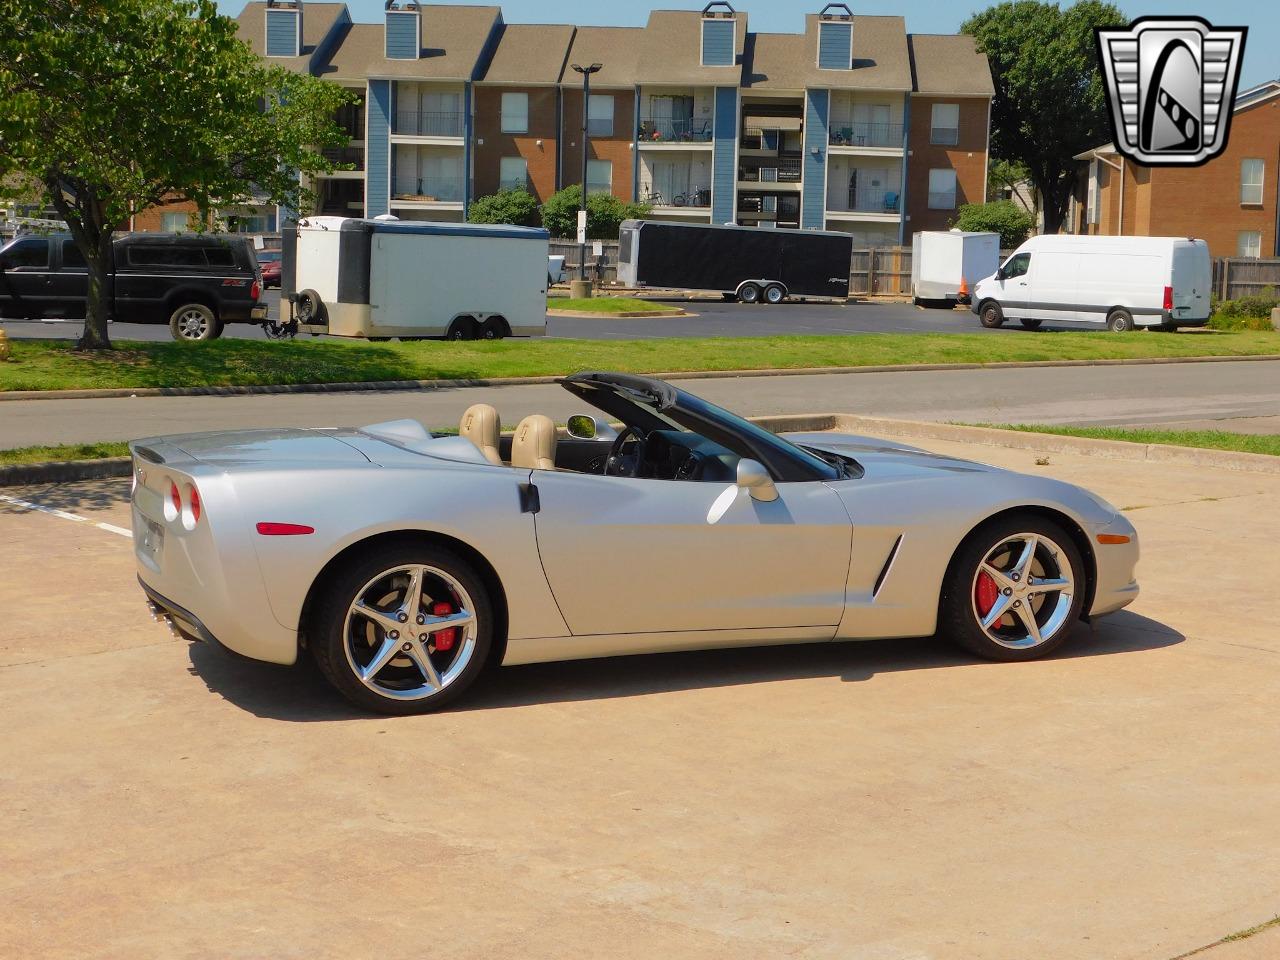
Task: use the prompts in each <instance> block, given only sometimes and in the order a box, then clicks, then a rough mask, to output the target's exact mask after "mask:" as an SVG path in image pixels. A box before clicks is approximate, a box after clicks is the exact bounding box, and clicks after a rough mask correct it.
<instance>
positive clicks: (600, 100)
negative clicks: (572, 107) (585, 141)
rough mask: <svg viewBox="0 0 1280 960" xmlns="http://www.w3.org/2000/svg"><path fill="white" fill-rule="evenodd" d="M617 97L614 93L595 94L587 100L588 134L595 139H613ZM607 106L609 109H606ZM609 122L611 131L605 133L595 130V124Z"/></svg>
mask: <svg viewBox="0 0 1280 960" xmlns="http://www.w3.org/2000/svg"><path fill="white" fill-rule="evenodd" d="M614 101H615V97H614V95H613V94H612V93H593V94H591V96H590V97H589V98H588V99H587V133H588V134H589V135H590V136H593V137H612V136H613V131H614V122H613V115H614V110H615V109H616V106H615V103H614ZM606 104H607V105H608V109H605V106H606ZM605 120H608V121H609V130H608V132H607V133H606V132H604V131H602V130H596V129H594V128H593V124H596V123H603V122H604V121H605Z"/></svg>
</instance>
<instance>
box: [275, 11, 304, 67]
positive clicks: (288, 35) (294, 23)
mask: <svg viewBox="0 0 1280 960" xmlns="http://www.w3.org/2000/svg"><path fill="white" fill-rule="evenodd" d="M300 16H301V14H300V13H298V11H296V10H268V11H267V56H268V57H296V56H298V55H299V53H300V51H299V50H298V38H299V37H300V36H301V35H302V31H301V30H299V29H298V17H300Z"/></svg>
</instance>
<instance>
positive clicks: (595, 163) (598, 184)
mask: <svg viewBox="0 0 1280 960" xmlns="http://www.w3.org/2000/svg"><path fill="white" fill-rule="evenodd" d="M601 164H606V165H607V166H608V169H609V179H608V180H607V181H604V180H600V179H598V178H597V177H593V176H592V175H591V170H592V168H593V167H594V169H596V170H599V169H600V165H601ZM593 187H594V188H595V190H596V192H597V193H599V192H600V191H601V190H602V189H607V190H608V192H609V193H613V161H612V160H588V161H587V188H588V191H590V189H591V188H593Z"/></svg>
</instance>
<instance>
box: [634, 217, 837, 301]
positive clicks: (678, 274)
mask: <svg viewBox="0 0 1280 960" xmlns="http://www.w3.org/2000/svg"><path fill="white" fill-rule="evenodd" d="M852 252H853V237H852V236H850V235H849V234H847V233H832V232H828V231H819V230H776V229H775V230H769V229H761V228H759V227H735V226H728V225H726V226H714V225H711V224H696V223H666V222H664V221H660V220H624V221H623V222H622V227H621V229H619V231H618V280H619V281H621V282H622V283H623V284H625V285H626V286H629V287H636V288H643V287H666V288H669V289H675V290H709V291H714V292H717V293H723V294H733V295H734V296H736V297H737V298H738V299H739V300H743V301H746V302H748V303H755V302H758V301H761V300H763V301H765V302H766V303H780V302H781V301H782V300H783V299H785V298H786V297H788V296H796V297H847V296H849V259H850V256H851V255H852Z"/></svg>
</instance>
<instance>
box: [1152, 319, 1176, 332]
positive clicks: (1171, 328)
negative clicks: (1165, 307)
mask: <svg viewBox="0 0 1280 960" xmlns="http://www.w3.org/2000/svg"><path fill="white" fill-rule="evenodd" d="M1147 329H1148V330H1158V331H1160V332H1161V333H1177V332H1178V325H1177V324H1176V323H1174V322H1173V321H1172V320H1167V321H1165V322H1164V323H1157V324H1156V325H1155V326H1154V327H1147Z"/></svg>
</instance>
